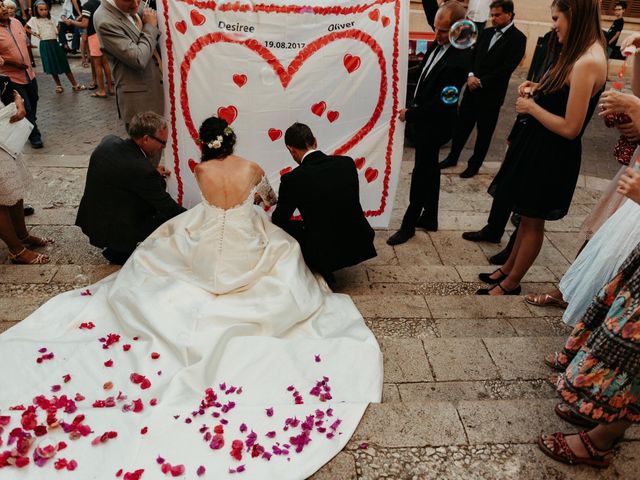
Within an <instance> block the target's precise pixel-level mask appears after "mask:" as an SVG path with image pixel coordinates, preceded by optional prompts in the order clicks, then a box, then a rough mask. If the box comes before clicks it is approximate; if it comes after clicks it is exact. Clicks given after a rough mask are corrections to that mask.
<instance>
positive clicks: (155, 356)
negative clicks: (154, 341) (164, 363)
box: [151, 352, 160, 360]
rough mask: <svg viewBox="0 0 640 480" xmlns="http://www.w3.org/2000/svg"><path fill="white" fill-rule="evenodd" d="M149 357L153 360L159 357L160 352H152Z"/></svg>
mask: <svg viewBox="0 0 640 480" xmlns="http://www.w3.org/2000/svg"><path fill="white" fill-rule="evenodd" d="M151 358H152V359H153V360H157V359H158V358H160V354H159V353H158V352H152V353H151Z"/></svg>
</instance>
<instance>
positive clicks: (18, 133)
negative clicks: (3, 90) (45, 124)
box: [0, 103, 33, 158]
mask: <svg viewBox="0 0 640 480" xmlns="http://www.w3.org/2000/svg"><path fill="white" fill-rule="evenodd" d="M0 105H2V104H1V103H0ZM17 111H18V109H17V108H16V104H15V103H10V104H9V105H7V106H6V107H2V108H0V148H2V149H3V150H4V151H5V152H7V153H8V154H9V155H11V156H12V157H13V158H16V157H17V156H18V155H19V154H20V152H22V148H23V147H24V144H25V143H26V141H27V139H28V138H29V135H30V134H31V130H33V125H32V124H31V122H30V121H29V120H27V119H26V118H23V119H22V120H20V121H18V122H15V123H9V119H10V118H11V117H12V116H13V115H15V114H16V112H17Z"/></svg>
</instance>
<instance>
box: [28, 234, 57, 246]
mask: <svg viewBox="0 0 640 480" xmlns="http://www.w3.org/2000/svg"><path fill="white" fill-rule="evenodd" d="M35 239H37V240H35ZM19 240H20V241H21V242H22V244H23V245H26V246H28V247H46V246H47V245H50V244H52V243H56V242H55V240H54V239H53V238H47V237H36V236H35V235H27V236H26V237H24V238H20V239H19Z"/></svg>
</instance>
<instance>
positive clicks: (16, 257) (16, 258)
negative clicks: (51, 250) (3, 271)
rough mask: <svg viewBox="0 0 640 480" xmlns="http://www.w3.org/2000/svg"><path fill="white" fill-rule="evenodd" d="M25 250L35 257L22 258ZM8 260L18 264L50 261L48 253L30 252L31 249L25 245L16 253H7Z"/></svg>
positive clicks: (39, 263)
mask: <svg viewBox="0 0 640 480" xmlns="http://www.w3.org/2000/svg"><path fill="white" fill-rule="evenodd" d="M27 252H28V253H32V254H33V255H35V257H32V258H31V260H29V259H27V258H24V256H23V255H24V254H25V253H27ZM9 260H11V263H15V264H20V265H43V264H45V263H49V262H50V261H51V259H50V258H49V256H48V255H44V254H42V253H36V252H32V251H31V250H27V248H26V247H25V248H23V249H22V250H20V251H19V252H18V253H9Z"/></svg>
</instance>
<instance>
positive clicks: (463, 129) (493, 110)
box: [449, 98, 500, 168]
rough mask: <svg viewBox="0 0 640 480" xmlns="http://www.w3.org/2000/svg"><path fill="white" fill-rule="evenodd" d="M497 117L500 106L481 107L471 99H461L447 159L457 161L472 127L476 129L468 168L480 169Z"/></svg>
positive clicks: (489, 144)
mask: <svg viewBox="0 0 640 480" xmlns="http://www.w3.org/2000/svg"><path fill="white" fill-rule="evenodd" d="M465 100H466V101H465ZM499 116H500V105H497V106H492V107H482V106H479V105H478V104H477V102H476V101H475V99H473V98H468V99H463V100H462V105H460V111H459V112H458V121H457V123H456V129H455V135H454V137H453V142H452V144H451V153H449V158H450V159H452V160H455V161H456V162H457V161H458V159H459V158H460V154H461V153H462V149H463V148H464V146H465V144H466V143H467V140H468V139H469V135H471V132H472V131H473V127H476V128H477V135H476V144H475V146H474V148H473V155H472V156H471V158H470V159H469V166H474V167H477V168H480V166H481V165H482V162H484V159H485V158H486V156H487V153H488V152H489V147H490V146H491V138H492V137H493V133H494V132H495V130H496V125H497V124H498V117H499Z"/></svg>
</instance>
